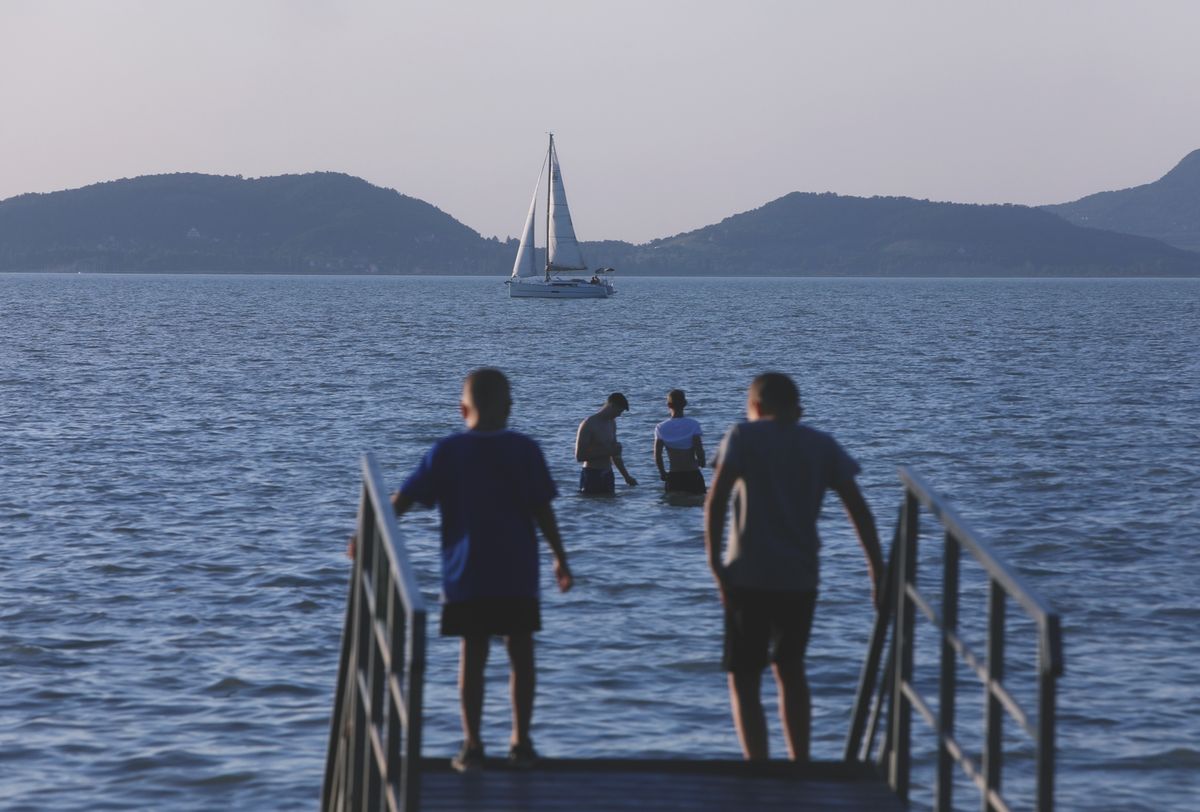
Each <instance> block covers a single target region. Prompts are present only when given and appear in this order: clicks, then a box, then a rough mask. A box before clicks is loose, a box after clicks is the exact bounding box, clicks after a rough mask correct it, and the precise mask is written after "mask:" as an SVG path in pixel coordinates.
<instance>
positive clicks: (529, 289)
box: [507, 133, 617, 299]
mask: <svg viewBox="0 0 1200 812" xmlns="http://www.w3.org/2000/svg"><path fill="white" fill-rule="evenodd" d="M543 167H544V168H546V178H545V179H546V235H547V239H546V243H547V247H546V264H545V267H544V268H539V267H538V264H537V257H536V252H535V251H534V242H533V239H534V237H533V224H534V221H535V220H536V219H537V202H538V193H539V191H540V190H541V185H542V172H541V170H538V182H537V185H536V186H534V188H533V200H531V201H530V202H529V214H528V215H526V216H525V228H524V230H522V232H521V245H520V246H519V247H518V248H517V258H516V261H515V262H513V269H512V275H511V276H510V277H509V278H508V282H507V284H508V295H509V296H511V297H513V298H514V299H515V298H530V299H606V298H608V297H609V296H612V295H613V294H614V293H616V292H617V289H616V288H615V287H614V286H613V283H612V282H611V281H610V280H609V279H608V276H607V275H608V274H611V273H612V272H613V269H612V268H597V269H595V270H594V271H591V272H590V273H591V278H590V279H585V278H581V277H578V276H563V275H562V274H564V273H589V271H588V266H587V263H586V262H584V261H583V253H582V252H581V251H580V249H579V241H578V240H577V239H575V226H574V225H572V224H571V210H570V209H569V208H567V193H566V190H565V189H564V188H563V180H562V170H561V169H560V168H559V166H558V153H557V152H556V151H555V149H554V133H551V134H550V148H549V149H548V150H547V151H546V161H545V164H543Z"/></svg>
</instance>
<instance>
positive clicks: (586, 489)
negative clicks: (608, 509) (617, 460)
mask: <svg viewBox="0 0 1200 812" xmlns="http://www.w3.org/2000/svg"><path fill="white" fill-rule="evenodd" d="M579 492H580V493H592V494H602V495H603V494H613V493H616V492H617V485H616V480H615V479H613V472H612V469H611V468H580V469H579Z"/></svg>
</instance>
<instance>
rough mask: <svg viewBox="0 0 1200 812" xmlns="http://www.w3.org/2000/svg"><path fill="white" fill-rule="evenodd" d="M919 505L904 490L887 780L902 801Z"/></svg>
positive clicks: (905, 790) (908, 755) (909, 721)
mask: <svg viewBox="0 0 1200 812" xmlns="http://www.w3.org/2000/svg"><path fill="white" fill-rule="evenodd" d="M918 510H919V505H918V502H917V498H916V496H915V495H913V494H912V493H911V492H908V491H906V492H905V499H904V518H903V525H904V528H903V530H902V531H901V534H900V546H899V548H898V556H897V561H896V589H895V596H896V608H895V623H896V625H895V631H894V632H893V637H892V639H893V640H894V641H895V650H896V656H895V669H896V670H895V673H894V677H893V680H892V718H891V724H890V729H891V751H892V752H891V761H890V768H889V770H888V783H889V784H890V785H891V787H892V789H893V790H894V791H895V792H896V794H897V795H899V796H900V799H901V800H903V801H908V785H909V773H910V768H911V763H912V754H911V752H910V748H911V745H912V739H911V734H912V703H910V702H909V700H908V697H907V696H906V695H905V693H904V689H905V687H906V686H907V685H908V684H909V682H911V680H912V670H913V645H912V644H913V631H914V620H915V617H914V614H913V611H914V610H913V605H912V602H911V601H910V600H909V599H908V585H909V584H910V583H913V582H915V581H916V575H917V533H918V530H919V526H918V523H917V522H918V514H917V511H918Z"/></svg>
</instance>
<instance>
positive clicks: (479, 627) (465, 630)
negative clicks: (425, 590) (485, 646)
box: [442, 598, 542, 637]
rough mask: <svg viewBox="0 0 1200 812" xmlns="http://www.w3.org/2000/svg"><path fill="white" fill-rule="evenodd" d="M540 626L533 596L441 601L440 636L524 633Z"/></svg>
mask: <svg viewBox="0 0 1200 812" xmlns="http://www.w3.org/2000/svg"><path fill="white" fill-rule="evenodd" d="M541 630H542V609H541V605H540V604H539V603H538V599H537V598H477V599H476V600H471V601H456V602H454V603H445V604H442V637H481V636H484V635H487V636H491V635H503V636H506V637H507V636H508V635H510V634H525V633H532V632H538V631H541Z"/></svg>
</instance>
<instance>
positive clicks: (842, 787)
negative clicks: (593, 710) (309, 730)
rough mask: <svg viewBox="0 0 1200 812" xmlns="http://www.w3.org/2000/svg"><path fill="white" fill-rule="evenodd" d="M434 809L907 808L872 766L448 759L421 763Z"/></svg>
mask: <svg viewBox="0 0 1200 812" xmlns="http://www.w3.org/2000/svg"><path fill="white" fill-rule="evenodd" d="M421 809H422V810H426V812H443V810H444V812H451V811H453V812H473V810H489V812H510V810H511V812H517V810H521V812H621V810H643V809H674V810H688V812H710V810H711V812H729V810H742V809H745V810H753V811H754V812H774V810H788V812H868V810H869V811H870V812H891V810H897V811H898V810H904V809H907V806H906V805H905V804H904V803H903V802H902V801H901V800H900V798H899V796H897V795H896V794H895V793H894V792H892V791H891V789H890V788H889V787H888V785H887V784H886V783H884V781H883V780H881V779H880V778H879V776H878V774H877V773H876V772H875V771H874V770H873V769H871V768H869V767H867V766H865V765H861V764H860V765H855V764H848V763H846V762H815V763H812V764H807V765H804V766H803V767H799V768H798V767H795V766H793V765H791V764H789V763H787V762H779V761H773V762H768V763H766V764H763V765H752V764H747V763H746V762H743V761H676V760H665V759H664V760H657V759H656V760H643V759H543V760H542V761H540V762H539V763H538V764H537V766H536V767H534V768H533V769H532V770H514V769H510V768H509V767H508V765H507V764H505V763H504V762H503V761H502V760H500V759H490V760H489V762H488V764H487V767H486V768H485V769H484V770H483V771H482V772H478V773H472V774H469V775H460V774H458V773H456V772H454V771H453V770H452V769H450V762H449V760H448V759H444V758H442V759H431V758H424V759H422V760H421Z"/></svg>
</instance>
